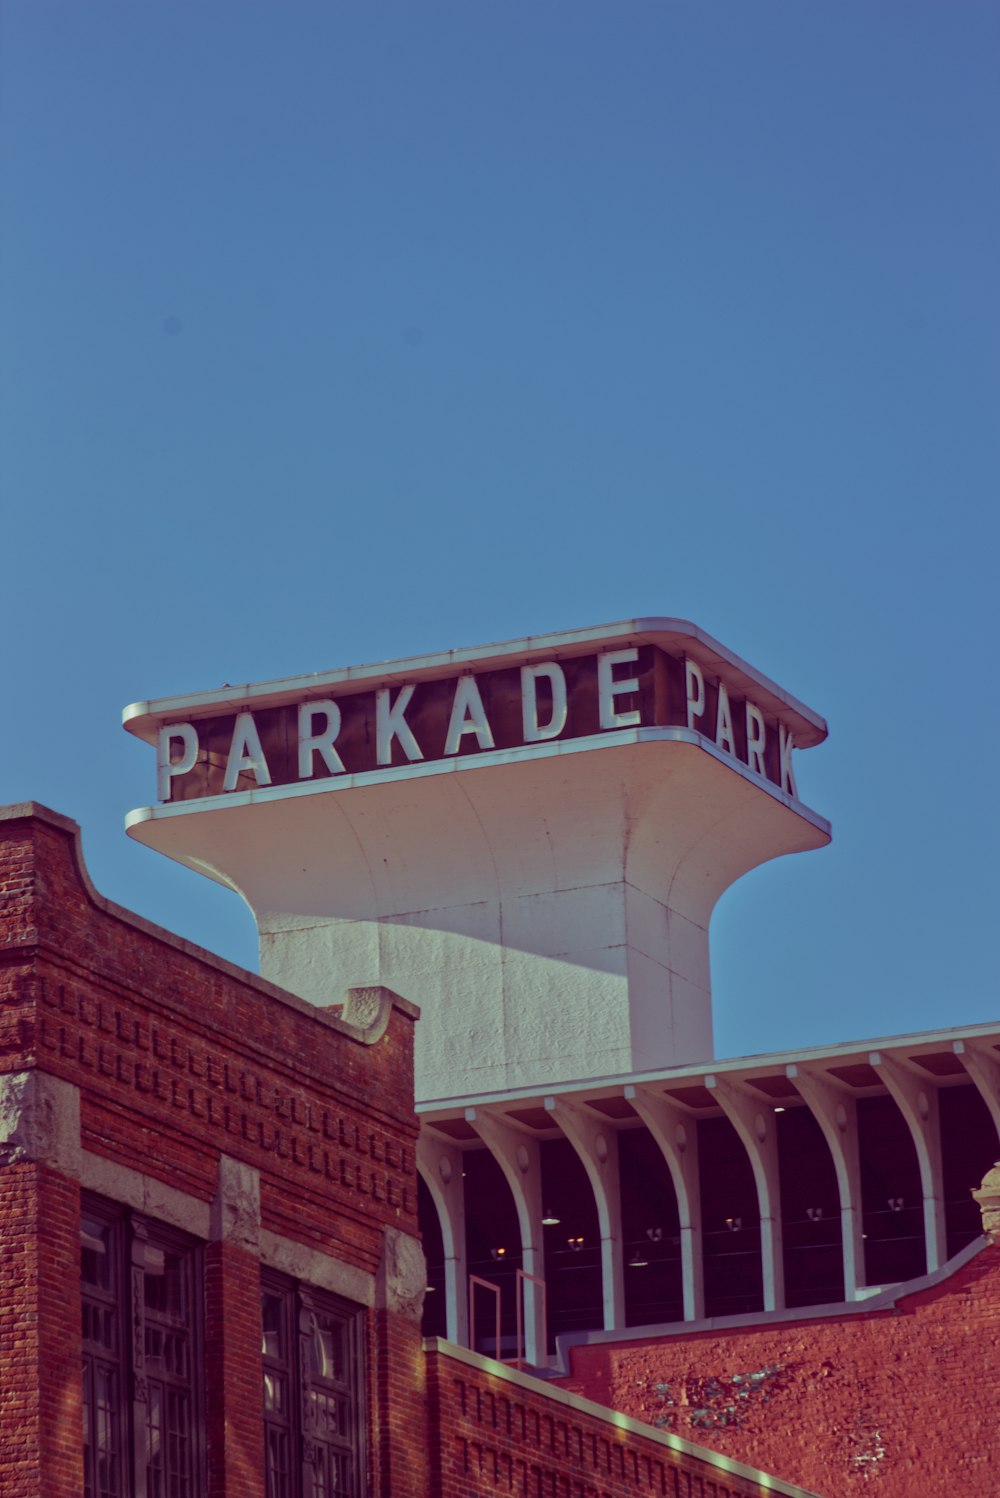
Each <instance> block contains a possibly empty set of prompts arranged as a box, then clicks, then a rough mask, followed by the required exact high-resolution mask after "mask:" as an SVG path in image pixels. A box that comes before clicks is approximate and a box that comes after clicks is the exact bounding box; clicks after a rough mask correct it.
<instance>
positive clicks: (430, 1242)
mask: <svg viewBox="0 0 1000 1498" xmlns="http://www.w3.org/2000/svg"><path fill="white" fill-rule="evenodd" d="M417 1219H418V1221H419V1223H420V1237H421V1240H422V1242H423V1245H424V1257H425V1259H426V1260H427V1293H426V1295H425V1296H424V1313H423V1317H422V1319H421V1322H420V1327H421V1330H422V1332H423V1334H424V1336H425V1337H444V1336H447V1306H446V1303H445V1282H444V1237H443V1234H442V1232H441V1221H440V1219H439V1217H438V1213H437V1207H436V1206H435V1205H434V1198H433V1197H432V1196H431V1193H430V1191H429V1189H428V1187H427V1186H426V1184H425V1183H424V1178H423V1176H422V1175H419V1174H418V1176H417Z"/></svg>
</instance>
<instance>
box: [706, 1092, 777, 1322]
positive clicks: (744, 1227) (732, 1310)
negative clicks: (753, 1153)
mask: <svg viewBox="0 0 1000 1498" xmlns="http://www.w3.org/2000/svg"><path fill="white" fill-rule="evenodd" d="M698 1176H699V1182H700V1189H701V1212H702V1244H703V1255H704V1269H705V1315H706V1316H738V1315H742V1314H743V1313H744V1312H746V1311H760V1310H762V1309H763V1307H764V1274H763V1268H762V1265H761V1259H760V1207H759V1205H758V1202H757V1187H756V1185H755V1183H754V1176H753V1167H752V1166H751V1164H750V1159H749V1156H748V1155H747V1152H746V1150H745V1149H744V1148H743V1144H742V1141H741V1140H740V1136H739V1135H738V1134H737V1132H736V1130H735V1129H734V1128H733V1125H732V1124H731V1123H730V1122H729V1119H728V1118H700V1119H699V1120H698Z"/></svg>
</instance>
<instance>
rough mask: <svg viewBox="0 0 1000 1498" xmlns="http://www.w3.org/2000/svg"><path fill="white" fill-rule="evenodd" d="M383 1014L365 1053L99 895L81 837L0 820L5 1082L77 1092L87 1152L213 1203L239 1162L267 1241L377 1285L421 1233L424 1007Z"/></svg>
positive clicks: (24, 818) (0, 1035) (364, 1043)
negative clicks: (226, 1170)
mask: <svg viewBox="0 0 1000 1498" xmlns="http://www.w3.org/2000/svg"><path fill="white" fill-rule="evenodd" d="M384 992H385V991H383V993H384ZM355 1009H356V1010H357V1011H358V1012H362V1011H363V1009H364V1006H363V1005H355ZM386 1010H387V1013H386V1015H384V1016H383V1023H381V1024H376V1025H373V1026H372V1027H371V1029H370V1031H369V1032H368V1036H367V1038H366V1032H364V1031H363V1030H362V1029H361V1028H360V1027H359V1025H356V1024H351V1023H348V1022H346V1021H344V1020H343V1019H341V1018H340V1017H339V1016H338V1014H337V1013H332V1012H328V1011H326V1010H320V1009H316V1008H314V1007H313V1006H311V1005H308V1004H306V1003H304V1002H303V1001H302V1000H299V999H297V998H295V997H294V996H293V995H290V994H286V993H284V992H283V991H282V990H280V989H278V988H276V987H275V986H274V985H272V984H269V983H266V982H264V981H263V980H261V979H259V978H257V977H256V976H255V975H253V974H249V973H243V972H241V971H240V970H239V969H236V968H234V967H232V965H231V964H227V963H224V962H222V961H221V960H219V959H216V958H214V957H212V956H211V954H209V953H204V952H201V951H200V950H199V949H197V948H194V947H192V946H191V945H190V944H189V943H186V942H183V941H181V940H180V939H179V938H173V937H170V936H169V934H167V933H164V932H162V931H160V930H159V929H158V928H155V927H151V926H150V925H149V924H148V923H146V922H143V921H142V920H141V919H140V918H138V917H133V916H130V915H129V914H128V913H127V912H124V911H121V910H119V909H118V908H117V907H114V906H111V905H110V903H109V902H107V901H104V900H103V899H102V898H101V897H100V896H98V895H96V894H95V892H94V891H93V889H92V888H91V886H90V883H89V879H87V877H86V873H85V870H84V869H83V865H82V861H81V859H80V855H79V849H78V835H77V831H76V829H75V826H74V824H72V823H70V822H68V821H67V820H66V819H65V818H61V817H59V816H57V815H56V814H55V813H51V812H47V811H45V810H43V809H39V808H35V807H15V808H6V809H3V810H2V811H0V1072H4V1071H23V1070H27V1069H30V1068H32V1067H38V1068H40V1069H42V1070H44V1071H45V1072H47V1073H50V1074H51V1075H53V1076H55V1077H58V1078H61V1079H63V1080H64V1081H66V1082H69V1083H72V1084H73V1085H75V1086H77V1087H78V1088H79V1089H80V1095H81V1103H80V1108H81V1125H82V1142H83V1146H84V1148H86V1149H87V1150H90V1151H92V1152H94V1153H95V1154H98V1155H101V1156H103V1157H105V1158H107V1159H108V1160H110V1161H117V1162H118V1163H120V1164H121V1165H122V1166H130V1165H132V1164H134V1162H135V1161H136V1160H137V1159H141V1160H142V1161H143V1162H144V1169H145V1170H147V1171H148V1172H149V1173H150V1174H159V1175H160V1176H161V1177H162V1179H164V1180H165V1181H168V1182H169V1183H171V1184H174V1185H177V1186H178V1187H179V1188H180V1189H182V1190H184V1191H186V1192H188V1193H189V1194H190V1195H191V1196H193V1197H195V1198H198V1199H200V1200H202V1201H205V1202H207V1201H209V1200H211V1198H212V1196H213V1194H214V1190H215V1173H216V1165H217V1161H218V1159H219V1156H220V1154H226V1155H228V1156H232V1157H234V1158H237V1159H239V1160H240V1161H242V1162H243V1163H244V1164H245V1165H247V1166H250V1167H252V1168H253V1169H255V1170H257V1171H259V1173H260V1177H261V1206H262V1216H263V1224H264V1226H265V1227H266V1228H268V1229H269V1230H271V1231H273V1232H275V1233H278V1234H281V1235H283V1236H285V1237H292V1238H297V1239H300V1240H301V1241H303V1242H304V1243H307V1244H308V1245H309V1246H310V1247H312V1248H315V1249H317V1250H319V1251H320V1252H323V1253H327V1254H331V1255H334V1256H336V1257H339V1258H341V1259H343V1260H344V1261H346V1262H349V1263H353V1264H355V1265H356V1266H358V1267H359V1268H360V1269H362V1270H363V1271H364V1272H366V1273H373V1272H374V1270H375V1268H376V1266H377V1263H378V1260H379V1255H380V1252H381V1241H382V1233H383V1230H384V1229H385V1228H386V1227H393V1228H397V1229H401V1230H402V1231H404V1232H406V1233H416V1231H417V1226H416V1191H415V1185H416V1176H415V1167H414V1148H415V1139H416V1132H417V1125H416V1121H415V1118H414V1116H413V1112H412V1108H411V1099H412V1065H413V1059H412V1058H413V1023H414V1019H415V1017H416V1010H415V1009H414V1007H413V1006H412V1005H409V1004H407V1003H406V1002H405V1001H404V1000H399V999H397V998H395V997H390V998H389V999H388V1000H387V1003H386ZM350 1012H352V1011H351V1010H350V1009H349V1010H348V1013H350ZM386 1019H387V1023H385V1020H386ZM382 1030H384V1033H381V1031H382ZM380 1033H381V1038H378V1039H377V1040H376V1041H375V1043H368V1039H370V1038H371V1037H374V1036H376V1035H379V1034H380Z"/></svg>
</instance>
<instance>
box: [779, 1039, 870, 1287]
mask: <svg viewBox="0 0 1000 1498" xmlns="http://www.w3.org/2000/svg"><path fill="white" fill-rule="evenodd" d="M785 1075H786V1076H787V1077H790V1078H791V1080H792V1081H793V1082H794V1083H795V1087H796V1090H797V1091H798V1093H799V1095H800V1096H801V1097H802V1098H803V1099H804V1101H805V1103H806V1104H807V1106H808V1108H809V1111H810V1113H811V1114H812V1116H813V1118H815V1120H816V1122H817V1123H818V1124H819V1126H820V1128H821V1130H822V1131H823V1138H824V1139H825V1140H826V1144H827V1148H828V1149H829V1151H830V1155H831V1157H832V1159H833V1168H834V1170H835V1171H836V1174H837V1192H838V1195H839V1197H840V1236H841V1243H842V1248H843V1255H844V1299H845V1300H856V1299H857V1298H858V1289H859V1287H860V1286H861V1285H863V1284H864V1283H865V1246H864V1233H863V1226H862V1212H861V1159H860V1154H859V1150H858V1108H857V1103H856V1102H855V1101H854V1098H853V1096H852V1095H851V1094H850V1093H848V1092H847V1091H846V1090H844V1091H842V1090H841V1089H840V1088H839V1087H837V1086H835V1084H834V1083H833V1082H830V1081H829V1080H828V1079H827V1076H826V1074H825V1073H822V1072H821V1071H814V1070H811V1069H810V1068H809V1067H808V1066H803V1065H802V1064H801V1063H800V1062H796V1063H794V1064H793V1065H791V1066H786V1067H785Z"/></svg>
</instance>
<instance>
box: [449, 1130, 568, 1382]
mask: <svg viewBox="0 0 1000 1498" xmlns="http://www.w3.org/2000/svg"><path fill="white" fill-rule="evenodd" d="M465 1118H466V1122H467V1123H470V1124H471V1125H472V1127H473V1128H474V1129H475V1131H476V1133H477V1134H478V1135H479V1137H480V1139H481V1140H482V1141H483V1143H484V1144H485V1145H486V1147H487V1149H488V1150H489V1151H490V1154H491V1155H492V1156H493V1158H494V1159H495V1160H496V1162H497V1164H498V1165H499V1166H500V1169H501V1170H502V1171H503V1173H504V1177H505V1179H506V1181H507V1184H508V1186H509V1187H510V1190H511V1195H512V1196H513V1198H514V1206H515V1208H516V1210H517V1222H518V1228H519V1230H520V1234H521V1262H522V1264H523V1266H524V1272H525V1274H530V1275H533V1276H535V1278H537V1279H540V1280H544V1279H545V1248H544V1240H543V1236H542V1156H541V1151H540V1149H539V1147H538V1141H537V1139H532V1138H530V1137H529V1136H528V1135H526V1134H522V1133H521V1131H520V1130H519V1129H514V1128H512V1127H511V1126H510V1124H508V1123H506V1122H503V1121H502V1120H501V1119H499V1118H497V1116H496V1115H495V1114H494V1113H491V1112H490V1110H489V1109H488V1108H466V1110H465ZM543 1293H544V1292H543V1291H542V1290H541V1289H540V1288H539V1287H538V1286H537V1285H535V1284H532V1282H531V1281H530V1280H527V1281H526V1282H525V1286H524V1353H525V1357H526V1358H527V1361H528V1362H529V1363H530V1364H531V1365H532V1366H533V1367H535V1368H540V1367H542V1366H543V1365H544V1364H545V1363H546V1362H547V1361H548V1348H547V1347H546V1345H545V1341H546V1335H545V1318H544V1314H543V1311H542V1297H543Z"/></svg>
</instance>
